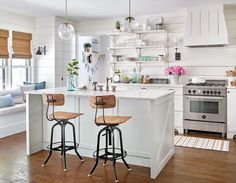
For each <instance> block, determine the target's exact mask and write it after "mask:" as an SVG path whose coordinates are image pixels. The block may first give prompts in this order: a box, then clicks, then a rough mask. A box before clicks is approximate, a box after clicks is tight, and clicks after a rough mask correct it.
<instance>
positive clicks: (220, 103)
mask: <svg viewBox="0 0 236 183" xmlns="http://www.w3.org/2000/svg"><path fill="white" fill-rule="evenodd" d="M226 84H227V82H226V80H206V82H205V83H201V84H193V83H190V84H187V85H186V86H184V130H185V132H186V133H187V132H188V130H201V131H210V132H220V133H222V136H223V137H224V136H225V135H226V122H227V115H226V112H227V109H226V106H227V105H226V104H227V100H226V96H227V88H226Z"/></svg>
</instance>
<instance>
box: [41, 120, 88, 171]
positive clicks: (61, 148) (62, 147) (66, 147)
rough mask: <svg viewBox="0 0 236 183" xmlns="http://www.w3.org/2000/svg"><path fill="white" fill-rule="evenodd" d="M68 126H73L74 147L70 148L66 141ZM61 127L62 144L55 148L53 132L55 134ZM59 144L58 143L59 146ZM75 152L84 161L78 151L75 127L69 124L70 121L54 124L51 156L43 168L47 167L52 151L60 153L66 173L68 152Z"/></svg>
mask: <svg viewBox="0 0 236 183" xmlns="http://www.w3.org/2000/svg"><path fill="white" fill-rule="evenodd" d="M67 124H70V125H71V126H72V129H73V146H69V145H66V139H65V127H66V125H67ZM57 125H60V127H61V142H60V146H57V147H53V144H55V143H53V132H54V128H55V126H57ZM57 143H58V142H56V144H57ZM72 149H74V150H75V153H76V154H77V156H78V157H79V158H80V160H81V161H84V160H83V159H82V157H81V156H80V154H79V153H78V151H77V143H76V136H75V127H74V125H73V123H71V122H69V121H58V122H57V123H56V124H54V125H53V126H52V129H51V140H50V145H49V155H48V157H47V159H46V161H45V162H44V164H43V165H42V166H45V165H46V164H47V162H48V160H49V159H50V157H51V155H52V151H53V150H55V151H60V154H61V157H63V161H64V171H67V163H66V151H68V150H72Z"/></svg>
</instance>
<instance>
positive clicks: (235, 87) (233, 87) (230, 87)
mask: <svg viewBox="0 0 236 183" xmlns="http://www.w3.org/2000/svg"><path fill="white" fill-rule="evenodd" d="M227 89H236V86H227Z"/></svg>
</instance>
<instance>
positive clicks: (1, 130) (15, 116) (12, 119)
mask: <svg viewBox="0 0 236 183" xmlns="http://www.w3.org/2000/svg"><path fill="white" fill-rule="evenodd" d="M25 112H26V104H25V103H23V104H15V105H14V106H11V107H4V108H0V138H2V137H6V136H9V135H13V134H16V133H20V132H23V131H25V125H26V114H25Z"/></svg>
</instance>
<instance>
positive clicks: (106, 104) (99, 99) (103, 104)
mask: <svg viewBox="0 0 236 183" xmlns="http://www.w3.org/2000/svg"><path fill="white" fill-rule="evenodd" d="M89 104H90V107H92V108H98V109H109V108H114V107H115V106H116V97H115V95H104V96H91V97H89Z"/></svg>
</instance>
